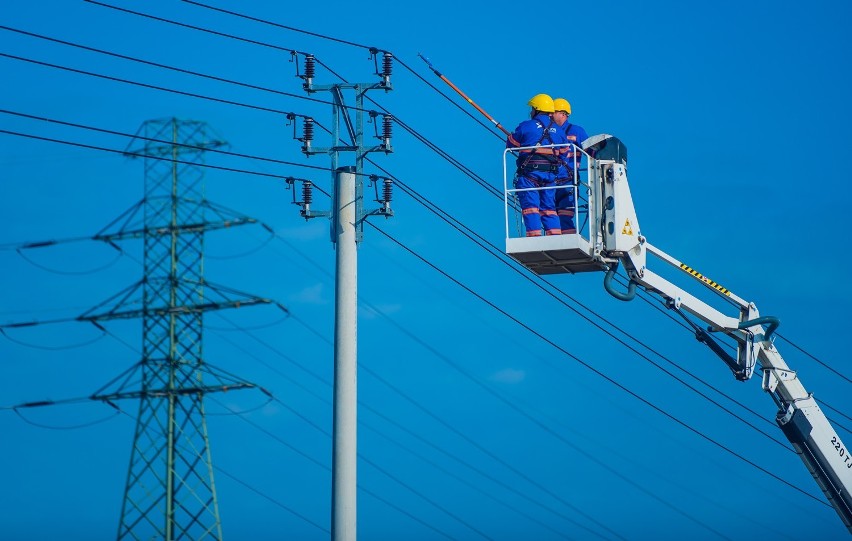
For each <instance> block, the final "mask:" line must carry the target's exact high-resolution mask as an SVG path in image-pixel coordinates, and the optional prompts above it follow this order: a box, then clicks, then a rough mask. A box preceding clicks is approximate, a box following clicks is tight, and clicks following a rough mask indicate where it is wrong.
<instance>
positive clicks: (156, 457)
mask: <svg viewBox="0 0 852 541" xmlns="http://www.w3.org/2000/svg"><path fill="white" fill-rule="evenodd" d="M211 134H212V132H211V130H210V129H209V128H208V127H207V125H206V124H205V123H204V122H198V121H189V120H179V119H175V118H169V119H162V120H152V121H148V122H145V123H144V124H143V125H142V127H141V128H140V129H139V131H138V132H137V134H136V137H135V139H134V140H133V142H131V144H130V145H129V146H128V148H127V151H126V153H127V154H128V155H130V156H133V157H141V158H143V159H144V164H145V196H144V199H143V200H142V201H141V202H140V203H139V204H137V205H136V206H134V207H133V208H131V209H130V210H128V211H127V212H126V213H125V214H123V215H122V216H121V217H119V218H118V219H117V220H116V221H114V222H113V223H112V224H110V225H109V226H107V228H105V231H108V230H109V229H111V228H115V227H119V231H118V232H115V233H100V234H99V235H98V238H100V239H102V240H105V241H110V242H111V241H114V240H119V239H125V238H133V237H136V238H139V237H141V238H142V239H143V240H144V277H143V278H142V280H141V281H139V282H137V283H136V284H134V285H132V286H130V287H129V288H127V289H125V290H124V291H122V292H120V293H119V294H117V295H115V296H113V297H112V298H110V299H108V300H107V301H105V302H103V303H101V304H100V305H98V306H96V307H95V308H92V309H91V310H89V311H88V312H86V313H85V314H83V315H82V316H80V318H79V319H81V320H89V321H93V322H97V321H98V320H108V319H116V318H132V317H140V318H141V319H142V330H143V332H142V359H141V360H140V361H139V362H138V363H136V364H135V365H134V366H133V367H131V368H130V369H129V370H127V371H126V372H124V373H123V374H121V375H120V376H119V377H117V378H115V379H114V380H113V381H111V382H110V383H108V384H107V385H105V386H104V387H102V388H101V389H99V390H98V391H96V392H95V393H94V394H93V395H92V398H93V399H96V400H103V401H105V402H113V401H115V400H118V399H124V398H135V399H138V400H139V410H138V414H137V419H136V431H135V434H134V438H133V447H132V451H131V457H130V466H129V468H128V472H127V481H126V485H125V490H124V500H123V504H122V509H121V518H120V522H119V527H118V535H117V538H118V539H119V540H124V539H136V540H143V539H144V540H146V541H147V540H150V539H163V540H166V541H172V540H178V539H192V540H200V539H205V540H207V539H209V540H219V539H221V538H222V524H221V519H220V516H219V507H218V502H217V498H216V488H215V485H214V482H213V463H212V459H211V455H210V440H209V437H208V433H207V423H206V419H205V412H204V402H203V399H204V396H205V395H206V394H207V393H212V392H218V391H224V390H232V389H240V388H247V387H254V385H253V384H251V383H247V382H244V381H241V380H239V379H238V378H237V377H235V376H233V375H231V374H228V373H227V372H225V371H223V370H220V369H217V368H214V367H212V366H211V365H210V364H208V363H206V362H205V361H204V355H203V349H202V333H203V315H204V313H205V312H207V311H210V310H218V309H223V308H233V307H237V306H246V305H251V304H260V303H269V302H270V301H269V300H268V299H262V298H258V297H251V296H248V295H246V294H243V293H240V292H238V291H235V290H233V289H229V288H224V287H222V286H217V285H215V284H212V283H210V282H207V281H205V279H204V274H203V269H204V265H203V262H204V234H205V232H206V231H209V230H211V229H216V228H221V227H227V226H232V225H241V224H246V223H253V222H255V220H254V219H251V218H247V217H244V216H239V215H236V214H235V213H233V211H230V210H227V209H224V208H222V207H219V206H216V205H213V204H212V203H210V202H208V201H207V200H206V199H205V197H204V184H203V178H204V170H203V167H202V164H203V161H204V155H205V153H206V152H207V151H208V150H211V149H215V148H217V147H221V146H223V145H224V144H225V143H224V142H223V141H221V140H219V139H215V138H211ZM208 216H209V217H210V218H211V219H208ZM140 220H141V222H142V223H141V227H140V226H139V222H140Z"/></svg>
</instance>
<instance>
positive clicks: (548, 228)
mask: <svg viewBox="0 0 852 541" xmlns="http://www.w3.org/2000/svg"><path fill="white" fill-rule="evenodd" d="M527 105H529V106H530V107H532V110H531V111H530V119H529V120H525V121H523V122H521V123H520V124H518V127H517V128H515V131H514V133H512V135H510V136H509V137H508V138H507V140H506V148H519V147H542V148H532V149H525V150H519V151H518V159H517V165H518V170H517V172H516V173H515V183H514V184H515V188H516V189H519V190H523V189H529V188H544V187H550V186H554V185H555V182H556V172H557V170H558V168H559V151H560V149H559V148H553V147H550V146H548V145H555V144H563V143H565V142H566V141H567V140H566V139H565V134H564V133H563V132H562V130H561V129H560V128H559V127H558V126H557V125H556V124H555V123H554V122H553V117H552V115H553V111H554V109H553V98H551V97H550V96H548V95H547V94H536V95H535V96H533V97H532V98H531V99H530V101H529V102H527ZM553 192H554V190H552V189H551V190H531V191H519V192H516V194H517V196H518V201H519V202H520V204H521V213H522V215H523V220H524V228H525V229H526V236H528V237H539V236H541V234H542V227H543V228H544V233H545V234H547V235H559V234H560V233H561V231H562V228H561V227H560V225H559V218H558V216H557V215H556V201H555V194H554V193H553Z"/></svg>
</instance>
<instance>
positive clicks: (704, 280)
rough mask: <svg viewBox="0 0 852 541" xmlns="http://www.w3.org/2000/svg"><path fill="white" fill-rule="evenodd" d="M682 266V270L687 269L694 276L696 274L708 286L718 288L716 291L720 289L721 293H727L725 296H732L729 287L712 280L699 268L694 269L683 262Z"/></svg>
mask: <svg viewBox="0 0 852 541" xmlns="http://www.w3.org/2000/svg"><path fill="white" fill-rule="evenodd" d="M680 268H681V269H682V270H685V271H686V272H688V273H689V274H691V275H692V276H694V277H695V278H697V279H699V280H701V281H702V282H704V283H705V284H707V285H708V286H710V287H712V288H713V289H715V290H716V291H718V292H719V293H721V294H723V295H725V296H727V297H730V296H731V292H730V291H729V290H728V289H727V288H724V287H722V286H720V285H719V284H717V283H716V282H714V281H713V280H711V279H710V278H707V277H706V276H704V275H703V274H701V273H700V272H698V271H697V270H695V269H693V268H692V267H689V266H687V265H685V264H683V263H681V264H680Z"/></svg>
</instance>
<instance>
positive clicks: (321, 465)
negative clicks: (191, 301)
mask: <svg viewBox="0 0 852 541" xmlns="http://www.w3.org/2000/svg"><path fill="white" fill-rule="evenodd" d="M219 404H220V405H221V406H223V407H224V408H225V409H229V410H230V409H231V408H229V407H228V406H227V405H225V404H222V403H221V402H219ZM231 411H233V410H231ZM238 417H239V418H240V419H242V420H243V421H245V422H246V423H248V424H249V425H251V426H253V427H254V428H256V429H257V430H259V431H261V432H262V433H264V434H266V435H267V436H269V437H270V438H272V439H273V440H275V441H277V442H278V443H280V444H281V445H284V446H285V447H287V448H288V449H290V450H291V451H293V452H294V453H296V454H298V455H299V456H301V457H302V458H305V459H306V460H308V461H309V462H312V463H313V464H315V465H317V466H318V467H320V468H321V469H323V470H325V471H327V472H329V473H331V471H332V469H331V467H330V466H327V465H326V464H323V463H322V462H320V461H319V460H317V459H315V458H313V457H312V456H310V455H309V454H307V453H305V452H304V451H301V450H300V449H298V448H297V447H295V446H293V445H291V444H290V443H288V442H287V441H286V440H284V439H283V438H280V437H279V436H277V435H275V434H274V433H272V432H270V431H269V430H267V429H266V428H264V427H262V426H260V425H259V424H257V423H255V422H254V421H252V420H251V419H249V418H247V417H246V416H245V415H238ZM358 456H359V458H360V459H361V460H364V461H365V462H367V463H368V464H370V465H371V466H373V467H374V468H376V469H377V470H378V471H379V472H381V473H383V474H384V475H386V476H388V477H389V478H390V479H393V480H394V481H395V482H397V483H398V484H400V485H401V486H403V487H404V488H406V489H408V490H409V491H411V492H412V493H414V494H416V495H418V496H419V497H420V498H422V499H423V500H425V501H427V502H429V503H430V504H432V505H433V506H435V507H436V508H438V509H440V510H442V511H444V512H445V513H447V514H448V515H449V516H451V517H453V518H455V519H456V520H459V522H461V523H462V524H465V525H466V526H468V525H467V524H466V522H465V521H463V520H461V519H459V518H458V517H456V516H455V515H454V514H453V513H452V512H449V511H447V510H445V509H444V508H443V506H441V505H439V504H437V503H436V502H434V501H433V500H432V499H431V498H428V497H426V496H425V495H423V494H422V493H420V492H419V491H417V490H415V489H414V488H412V487H410V486H409V485H407V484H406V483H404V482H403V481H401V480H400V479H399V478H397V477H396V476H394V475H393V474H391V473H390V472H388V471H386V470H385V469H384V468H382V467H381V466H379V465H378V464H376V463H375V462H372V461H370V460H369V459H366V458H365V457H364V456H363V455H361V454H360V453H359V455H358ZM358 488H359V489H361V490H364V488H363V487H360V486H359V487H358ZM365 492H366V493H368V494H370V495H371V496H373V497H376V495H375V493H374V492H372V491H366V490H365ZM379 501H381V502H383V503H385V504H388V505H391V506H392V507H393V508H394V509H396V510H397V511H400V512H403V513H404V514H405V515H406V516H408V517H409V518H412V519H415V520H417V522H419V523H420V524H423V525H424V526H427V527H429V529H431V530H433V531H435V532H437V533H439V534H441V535H443V536H444V537H447V538H449V539H453V537H452V536H450V535H449V534H447V533H445V532H443V531H442V530H440V529H438V528H436V527H435V526H432V525H429V524H427V523H426V522H425V521H423V520H422V519H417V518H416V517H414V516H413V515H411V514H410V513H409V512H407V511H404V510H403V509H401V508H399V507H397V506H396V505H394V504H390V502H388V501H387V500H385V499H382V498H379ZM469 527H470V526H469ZM472 529H473V530H474V531H476V532H477V533H480V532H479V530H477V529H475V528H472ZM481 535H482V536H483V537H485V538H486V539H491V538H490V537H488V536H487V535H485V534H481Z"/></svg>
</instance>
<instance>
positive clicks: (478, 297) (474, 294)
mask: <svg viewBox="0 0 852 541" xmlns="http://www.w3.org/2000/svg"><path fill="white" fill-rule="evenodd" d="M367 224H368V225H370V226H372V227H373V228H374V229H375V230H376V231H378V232H379V233H380V234H382V235H383V236H384V237H385V238H387V239H388V240H390V241H391V242H393V243H394V244H396V245H397V246H399V247H400V248H402V249H403V250H404V251H406V252H408V253H409V254H411V255H413V256H414V257H415V258H417V259H419V260H420V261H422V262H423V263H424V264H426V265H427V266H429V267H430V268H432V269H433V270H435V271H436V272H438V273H439V274H441V275H442V276H444V277H445V278H447V279H448V280H450V281H452V282H453V283H455V284H456V285H458V286H459V287H461V288H462V289H464V290H465V291H467V292H468V293H470V294H471V295H473V296H474V297H476V298H477V299H479V300H480V301H482V302H483V303H485V304H487V305H488V306H490V307H491V308H492V309H494V310H496V311H497V312H499V313H500V314H502V315H503V316H505V317H507V318H509V319H510V320H512V321H514V322H515V323H516V324H517V325H519V326H521V327H523V328H524V329H526V330H527V331H528V332H530V333H531V334H533V335H535V336H536V337H537V338H539V339H540V340H542V341H544V342H546V343H547V344H549V345H551V346H552V347H553V348H555V349H557V350H558V351H560V352H561V353H563V354H565V355H566V356H568V357H570V358H571V359H574V360H575V361H576V362H578V363H580V364H581V365H582V366H584V367H586V368H587V369H589V370H591V371H592V372H594V373H595V374H597V375H598V376H600V377H602V378H603V379H605V380H606V381H608V382H610V383H611V384H613V385H615V386H616V387H618V388H619V389H621V390H622V391H624V392H626V393H628V394H629V395H631V396H633V397H634V398H636V399H637V400H639V401H640V402H642V403H644V404H646V405H647V406H649V407H651V408H652V409H654V410H656V411H657V412H659V413H660V414H662V415H664V416H665V417H668V418H669V419H671V420H672V421H674V422H676V423H677V424H679V425H681V426H682V427H684V428H686V429H687V430H689V431H690V432H692V433H694V434H696V435H697V436H700V437H701V438H702V439H704V440H706V441H708V442H710V443H712V444H713V445H715V446H716V447H718V448H720V449H722V450H723V451H725V452H727V453H729V454H731V455H733V456H735V457H737V458H739V459H740V460H742V461H744V462H746V463H747V464H749V465H751V466H752V467H753V468H755V469H757V470H759V471H762V472H763V473H765V474H766V475H769V476H770V477H772V478H774V479H776V480H778V481H780V482H781V483H783V484H785V485H787V486H789V487H790V488H792V489H794V490H796V491H798V492H800V493H802V494H803V495H805V496H808V497H809V498H811V499H813V500H815V501H817V502H819V503H820V504H822V505H826V506H827V505H829V504H828V503H826V502H824V501H823V500H821V499H820V498H818V497H816V496H814V495H813V494H811V493H809V492H807V491H805V490H803V489H801V488H799V487H797V486H796V485H794V484H792V483H790V482H789V481H787V480H786V479H783V478H781V477H779V476H778V475H776V474H774V473H772V472H771V471H769V470H767V469H766V468H764V467H762V466H761V465H760V464H757V463H756V462H753V461H752V460H750V459H748V458H747V457H745V456H743V455H741V454H739V453H737V452H736V451H734V450H733V449H731V448H729V447H727V446H726V445H724V444H722V443H720V442H718V441H716V440H715V439H713V438H711V437H710V436H708V435H706V434H704V433H703V432H701V431H699V430H698V429H696V428H693V427H692V426H691V425H689V424H688V423H686V422H685V421H682V420H680V419H679V418H677V417H675V416H674V415H672V414H671V413H669V412H667V411H665V410H664V409H662V408H660V407H659V406H657V405H655V404H654V403H652V402H650V401H649V400H647V399H645V398H643V397H641V396H640V395H638V394H637V393H635V392H634V391H632V390H630V389H628V388H627V387H625V386H624V385H622V384H621V383H619V382H617V381H616V380H614V379H612V378H611V377H609V376H607V375H606V374H604V373H603V372H601V371H600V370H598V369H597V368H595V367H594V366H592V365H591V364H589V363H587V362H586V361H583V360H582V359H580V358H579V357H577V356H576V355H574V354H573V353H571V352H569V351H567V350H566V349H565V348H563V347H562V346H560V345H558V344H556V343H555V342H553V341H552V340H550V339H549V338H547V337H546V336H544V335H542V334H541V333H539V332H538V331H536V330H535V329H533V328H532V327H530V326H529V325H527V324H526V323H524V322H523V321H521V320H519V319H518V318H516V317H515V316H513V315H511V314H509V313H508V312H506V311H505V310H503V309H502V308H500V307H499V306H497V305H495V304H494V303H492V302H491V301H489V300H488V299H486V298H485V297H483V296H481V295H480V294H479V293H476V292H475V291H474V290H472V289H471V288H470V287H468V286H466V285H464V284H462V283H461V282H460V281H458V280H457V279H456V278H454V277H452V276H450V275H449V274H447V273H446V272H445V271H443V270H442V269H440V268H439V267H437V266H436V265H434V264H433V263H432V262H430V261H429V260H427V259H425V258H424V257H423V256H421V255H419V254H417V253H416V252H414V251H413V250H411V249H410V248H408V247H407V246H405V245H404V244H402V243H401V242H399V241H398V240H396V239H395V238H394V237H392V236H391V235H389V234H388V233H385V232H384V231H382V230H381V229H380V228H378V227H376V226H373V225H372V224H371V223H370V222H367Z"/></svg>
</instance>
